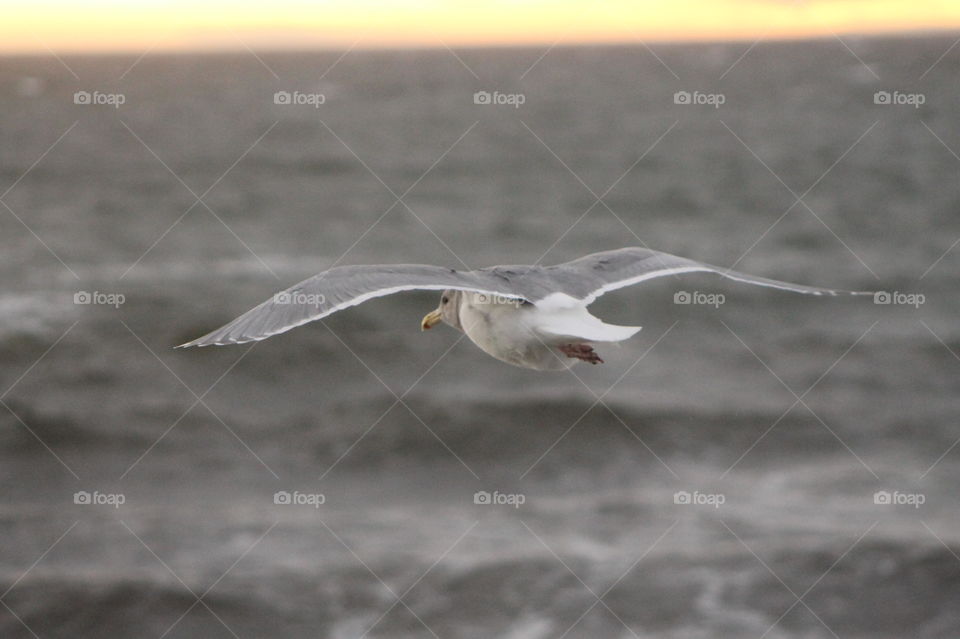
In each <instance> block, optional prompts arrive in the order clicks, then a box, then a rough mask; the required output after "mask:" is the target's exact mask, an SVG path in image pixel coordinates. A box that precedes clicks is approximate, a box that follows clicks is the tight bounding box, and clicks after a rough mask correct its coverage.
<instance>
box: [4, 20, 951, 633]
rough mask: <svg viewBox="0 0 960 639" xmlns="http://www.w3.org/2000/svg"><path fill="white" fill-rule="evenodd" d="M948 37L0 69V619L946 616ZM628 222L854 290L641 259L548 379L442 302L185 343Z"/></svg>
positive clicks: (103, 60) (548, 260)
mask: <svg viewBox="0 0 960 639" xmlns="http://www.w3.org/2000/svg"><path fill="white" fill-rule="evenodd" d="M954 40H955V36H946V35H943V36H923V37H921V36H915V37H914V36H911V37H902V38H860V37H844V38H843V39H842V40H840V39H835V38H827V39H824V40H817V41H803V42H766V41H761V42H759V43H757V44H756V45H755V46H753V47H751V46H750V45H751V43H747V42H743V43H723V44H696V45H695V44H651V45H650V46H649V47H647V46H646V45H641V44H635V45H631V46H616V47H614V46H609V47H594V46H580V47H568V46H564V45H563V44H561V45H559V46H557V47H555V48H552V49H550V50H547V51H545V49H544V48H518V49H464V50H459V49H458V50H456V51H449V50H447V49H445V48H438V49H435V50H423V51H419V50H417V51H360V50H353V51H349V52H346V53H344V52H342V51H332V52H318V53H284V54H280V53H272V54H271V53H266V52H257V53H256V54H254V53H253V52H247V51H243V52H241V53H236V54H230V55H226V54H223V55H218V54H208V55H187V54H183V55H168V54H158V53H153V52H151V53H148V54H147V55H145V56H143V58H142V59H139V60H138V57H137V56H136V55H130V56H103V57H94V56H87V57H78V56H61V59H59V60H58V59H57V58H55V57H53V56H42V57H35V58H33V57H7V58H0V139H2V141H3V144H0V203H2V205H3V206H2V207H0V269H2V272H3V274H4V286H3V287H2V290H0V318H2V321H0V400H2V403H0V460H2V461H0V476H2V485H3V500H2V503H0V526H2V540H3V541H2V542H0V583H2V586H0V590H2V591H3V592H2V594H0V603H2V604H3V605H2V607H0V635H2V636H3V637H11V638H19V637H42V638H44V639H47V638H56V637H70V638H76V637H85V638H97V637H110V638H111V639H115V638H117V637H137V638H144V637H153V638H156V639H160V638H163V637H169V638H174V637H179V638H200V637H203V638H205V639H206V638H210V637H234V638H242V639H248V638H254V637H286V638H299V637H304V638H305V637H311V638H314V637H330V638H332V639H341V638H343V639H345V638H362V637H369V638H371V639H375V638H379V637H384V638H386V637H390V638H394V639H399V638H411V639H412V638H421V637H434V638H444V639H447V638H466V637H483V638H487V637H504V638H510V639H540V638H547V637H569V638H577V637H584V638H586V637H591V638H593V637H612V638H614V637H615V638H622V637H644V638H652V639H653V638H655V639H667V638H678V639H679V638H684V639H687V638H700V637H703V638H707V637H730V638H738V637H744V638H747V637H754V638H761V637H770V638H771V639H774V638H783V639H787V638H789V639H800V638H804V639H805V638H819V637H825V638H826V637H834V638H840V639H857V638H870V639H882V638H887V637H889V638H891V639H894V638H896V639H900V638H902V637H917V638H924V639H927V638H939V637H943V638H953V637H957V636H960V608H958V606H957V601H958V600H960V556H958V555H960V496H958V493H957V490H956V487H957V485H958V482H960V446H958V445H957V442H958V439H960V423H958V420H957V414H958V409H960V393H958V391H960V329H958V325H957V322H956V317H957V315H958V312H960V302H958V299H957V296H956V294H955V293H956V290H957V287H956V278H957V274H958V270H960V248H955V247H954V245H955V244H956V242H957V240H958V238H960V216H958V215H957V211H958V210H960V180H958V175H960V158H958V156H957V153H958V152H960V133H958V130H957V127H956V122H957V117H958V115H960V89H958V84H957V82H956V79H957V77H958V74H960V54H958V49H956V48H954V49H950V47H951V45H952V44H954ZM944 52H947V53H946V54H945V55H944ZM941 56H942V57H941ZM636 245H646V246H650V247H652V248H656V249H659V250H663V251H667V252H670V253H674V254H678V255H683V256H686V257H690V258H694V259H698V260H702V261H705V262H708V263H712V264H717V265H720V266H723V267H729V266H732V265H736V268H737V269H738V270H741V271H745V272H748V273H751V274H754V275H760V276H765V277H773V278H777V279H783V280H788V281H792V282H799V283H806V284H813V285H819V286H828V287H835V288H842V289H852V290H869V291H879V292H881V295H880V296H879V297H876V298H874V297H858V298H839V297H838V298H817V297H808V296H801V295H791V294H790V293H786V292H781V291H776V290H769V289H761V288H755V287H750V286H746V285H742V284H738V283H735V282H729V281H725V280H722V279H720V278H717V277H711V276H709V275H688V276H682V277H665V278H661V279H658V280H654V281H650V282H648V283H645V284H644V285H643V286H639V287H634V288H629V289H624V290H621V291H618V292H616V293H611V294H608V295H606V296H604V297H603V298H602V299H600V300H599V301H598V302H597V303H596V304H595V305H594V306H593V307H592V309H591V310H593V312H594V313H595V314H597V315H599V316H600V317H602V318H604V319H605V320H607V321H610V322H612V323H618V324H627V325H637V324H639V325H642V326H643V327H644V329H643V331H641V332H640V333H639V334H638V335H637V336H636V337H635V338H633V339H631V340H629V341H628V342H625V343H623V344H621V345H619V346H613V347H609V346H608V347H600V348H598V350H599V352H600V354H601V356H603V358H604V359H605V360H606V363H605V364H604V365H602V366H595V367H591V366H587V365H585V364H581V365H578V366H576V367H574V368H573V369H571V371H567V372H556V373H540V372H536V371H530V370H523V369H519V368H513V367H510V366H508V365H506V364H503V363H501V362H498V361H495V360H493V359H492V358H489V357H488V356H486V355H484V354H483V353H482V352H480V351H479V350H478V349H477V348H476V347H474V346H473V345H472V344H470V343H469V341H467V340H464V339H460V336H459V334H457V333H456V332H455V331H454V330H452V329H449V328H447V327H438V328H437V329H435V330H433V331H430V332H428V333H422V332H421V331H420V329H419V322H420V318H421V317H422V316H423V314H424V313H426V312H427V311H429V310H431V309H433V308H434V307H435V306H436V304H437V299H438V297H439V296H438V295H437V294H436V293H433V292H421V293H418V292H411V293H406V294H402V295H395V296H391V297H386V298H381V299H378V300H374V301H370V302H368V303H366V304H364V305H362V306H359V307H356V308H353V309H350V310H348V311H345V312H342V313H338V314H336V315H334V316H332V317H330V318H329V319H328V320H325V321H324V322H322V323H321V322H316V323H313V324H310V325H307V326H304V327H301V328H298V329H296V330H293V331H290V332H289V333H286V334H283V335H280V336H277V337H274V338H271V339H269V340H267V341H265V342H261V343H257V344H255V345H253V346H252V347H251V346H246V345H245V346H237V347H223V348H204V349H191V350H184V351H180V350H173V347H174V346H175V345H177V344H180V343H183V342H185V341H188V340H190V339H193V338H196V337H198V336H200V335H202V334H204V333H206V332H208V331H210V330H212V329H214V328H217V327H219V326H220V325H222V324H224V323H226V322H227V321H229V320H230V319H232V318H233V317H235V316H237V315H239V314H240V313H242V312H244V311H246V310H247V309H249V308H251V307H253V306H254V305H256V304H258V303H259V302H261V301H263V300H265V299H267V298H268V297H269V296H270V295H272V294H273V293H274V292H276V291H278V290H281V289H283V288H286V287H287V286H289V285H291V284H293V283H295V282H297V281H299V280H301V279H303V278H305V277H308V276H310V275H312V274H314V273H317V272H319V271H322V270H324V269H326V268H329V267H331V266H333V265H335V264H376V263H428V264H439V265H444V266H449V267H452V268H467V267H469V268H476V267H481V266H488V265H492V264H517V263H532V262H538V263H543V264H552V263H559V262H563V261H567V260H570V259H574V258H576V257H579V256H581V255H583V254H586V253H589V252H593V251H600V250H607V249H612V248H619V247H622V246H636ZM684 301H686V302H687V303H684Z"/></svg>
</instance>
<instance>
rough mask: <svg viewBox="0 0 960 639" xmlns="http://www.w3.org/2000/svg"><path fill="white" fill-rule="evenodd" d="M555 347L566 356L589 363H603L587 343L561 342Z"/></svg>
mask: <svg viewBox="0 0 960 639" xmlns="http://www.w3.org/2000/svg"><path fill="white" fill-rule="evenodd" d="M557 349H558V350H559V351H560V352H561V353H563V354H564V355H566V356H567V357H572V358H574V359H580V360H583V361H585V362H590V363H591V364H603V360H602V359H600V356H599V355H597V353H596V352H595V351H594V350H593V347H592V346H590V345H589V344H563V345H561V346H558V347H557Z"/></svg>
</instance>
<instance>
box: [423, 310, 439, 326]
mask: <svg viewBox="0 0 960 639" xmlns="http://www.w3.org/2000/svg"><path fill="white" fill-rule="evenodd" d="M442 319H443V316H442V315H441V314H440V310H439V309H435V310H432V311H430V312H429V313H427V314H426V315H424V316H423V319H422V320H421V321H420V330H421V331H426V330H429V329H431V328H433V326H434V324H437V323H439V322H440V320H442Z"/></svg>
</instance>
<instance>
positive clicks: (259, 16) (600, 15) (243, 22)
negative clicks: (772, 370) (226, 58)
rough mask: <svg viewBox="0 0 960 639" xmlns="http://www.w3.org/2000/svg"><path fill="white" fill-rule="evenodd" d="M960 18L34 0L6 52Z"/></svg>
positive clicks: (831, 1) (21, 6)
mask: <svg viewBox="0 0 960 639" xmlns="http://www.w3.org/2000/svg"><path fill="white" fill-rule="evenodd" d="M936 29H950V30H957V29H960V1H957V0H913V1H907V0H807V1H806V2H804V1H803V0H800V1H798V2H791V1H789V0H658V1H653V0H632V1H626V0H606V1H604V0H598V1H594V2H592V1H590V0H578V1H571V0H552V1H547V0H485V1H478V0H450V1H441V0H408V1H401V0H312V1H306V0H272V1H271V2H256V3H254V2H245V1H244V0H230V1H227V0H210V1H206V2H205V1H203V0H192V1H191V0H141V1H136V0H87V1H83V0H33V1H31V2H17V3H10V5H9V6H8V7H7V8H5V9H4V10H3V11H2V19H0V52H6V53H21V52H44V51H46V49H47V47H49V48H50V49H53V50H54V51H58V52H72V51H130V52H142V51H143V50H145V49H147V48H149V47H154V48H155V49H157V50H224V49H228V50H229V49H244V48H245V47H251V48H256V49H259V50H264V49H288V48H345V47H348V46H350V45H353V44H354V43H355V42H357V43H358V44H357V46H360V47H390V46H403V47H409V46H416V47H436V46H444V44H446V45H449V46H491V45H507V44H552V43H554V42H556V41H557V40H559V41H560V42H561V43H568V44H573V43H581V42H631V41H633V42H636V41H638V40H644V41H664V40H715V39H716V40H722V39H751V40H752V39H756V38H759V37H761V36H763V37H765V38H771V39H772V38H797V37H809V36H828V35H831V34H833V33H841V34H847V33H885V32H901V31H917V30H936Z"/></svg>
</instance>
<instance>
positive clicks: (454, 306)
mask: <svg viewBox="0 0 960 639" xmlns="http://www.w3.org/2000/svg"><path fill="white" fill-rule="evenodd" d="M462 297H463V291H454V290H450V289H447V290H446V291H444V292H443V295H441V296H440V306H438V307H437V308H436V309H434V310H432V311H430V312H429V313H427V314H426V315H424V316H423V320H422V321H421V322H420V329H421V330H424V331H425V330H428V329H431V328H433V327H434V325H436V324H439V323H440V322H444V323H445V324H449V325H450V326H452V327H454V328H455V329H457V330H461V331H462V330H463V327H462V326H461V325H460V300H461V298H462Z"/></svg>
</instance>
